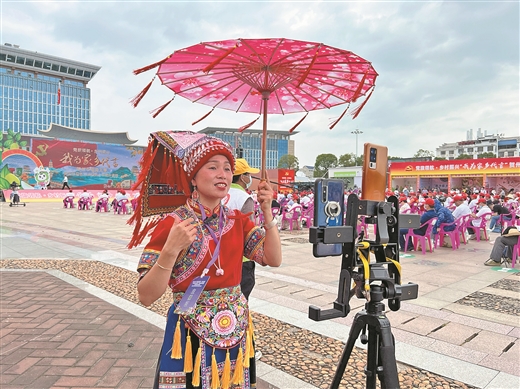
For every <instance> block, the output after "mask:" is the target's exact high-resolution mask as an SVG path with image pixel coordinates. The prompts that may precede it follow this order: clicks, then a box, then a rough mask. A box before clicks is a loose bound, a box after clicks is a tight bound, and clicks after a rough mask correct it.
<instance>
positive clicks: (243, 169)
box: [233, 158, 260, 176]
mask: <svg viewBox="0 0 520 389" xmlns="http://www.w3.org/2000/svg"><path fill="white" fill-rule="evenodd" d="M259 171H260V169H256V168H254V167H251V166H249V164H248V163H247V161H246V160H245V159H244V158H237V159H236V160H235V172H234V173H233V175H234V176H239V175H241V174H244V173H258V172H259Z"/></svg>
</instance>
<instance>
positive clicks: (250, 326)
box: [248, 311, 256, 358]
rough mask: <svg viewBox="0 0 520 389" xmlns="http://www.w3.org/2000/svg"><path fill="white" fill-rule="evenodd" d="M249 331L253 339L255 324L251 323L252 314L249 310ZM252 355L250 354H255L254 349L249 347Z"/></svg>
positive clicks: (254, 338)
mask: <svg viewBox="0 0 520 389" xmlns="http://www.w3.org/2000/svg"><path fill="white" fill-rule="evenodd" d="M248 325H249V331H251V336H252V337H253V341H255V340H256V337H255V326H254V325H253V315H251V311H249V324H248ZM251 351H252V353H253V354H252V355H250V357H251V358H253V357H254V356H255V350H253V349H251Z"/></svg>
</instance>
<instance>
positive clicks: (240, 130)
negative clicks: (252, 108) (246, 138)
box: [238, 116, 260, 132]
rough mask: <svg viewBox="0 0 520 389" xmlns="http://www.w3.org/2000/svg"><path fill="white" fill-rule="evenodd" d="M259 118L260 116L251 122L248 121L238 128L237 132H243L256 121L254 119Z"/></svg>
mask: <svg viewBox="0 0 520 389" xmlns="http://www.w3.org/2000/svg"><path fill="white" fill-rule="evenodd" d="M258 119H260V116H258V117H257V118H256V119H255V120H253V121H252V122H251V123H248V124H246V125H245V126H242V127H240V128H239V129H238V132H244V131H245V130H247V129H248V128H249V127H251V126H252V125H253V124H255V123H256V121H257V120H258Z"/></svg>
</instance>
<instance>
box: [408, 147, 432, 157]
mask: <svg viewBox="0 0 520 389" xmlns="http://www.w3.org/2000/svg"><path fill="white" fill-rule="evenodd" d="M413 157H414V158H433V157H435V154H434V153H433V151H430V150H424V149H419V150H417V152H416V153H415V154H414V156H413Z"/></svg>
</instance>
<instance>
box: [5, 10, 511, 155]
mask: <svg viewBox="0 0 520 389" xmlns="http://www.w3.org/2000/svg"><path fill="white" fill-rule="evenodd" d="M518 14H519V4H518V3H517V2H460V1H459V2H455V1H444V2H412V1H402V2H326V1H316V2H288V1H287V2H197V1H191V2H177V1H132V2H123V1H75V2H52V1H47V2H34V3H31V6H30V7H28V6H27V3H22V2H9V3H7V2H4V3H3V5H2V15H1V24H2V30H1V38H2V42H1V43H4V42H9V43H13V44H19V45H20V46H21V48H23V49H26V50H34V51H38V52H42V53H46V54H50V55H55V56H59V57H65V58H70V59H72V60H77V61H81V62H86V63H91V64H95V65H98V66H101V70H100V71H99V72H98V74H96V76H95V77H94V78H93V79H92V81H91V82H90V83H89V87H90V88H91V93H92V112H91V117H92V129H93V130H96V131H110V132H119V131H128V132H129V134H130V137H131V138H134V139H139V144H142V145H144V144H145V143H146V139H147V136H148V134H149V133H150V132H152V131H157V130H164V129H183V128H193V129H194V130H199V129H202V128H204V127H239V126H242V125H244V124H246V123H248V122H250V121H252V120H254V119H255V118H256V117H257V115H255V114H246V113H234V112H230V111H225V110H218V109H216V110H215V111H214V112H213V113H212V114H211V115H209V116H208V117H207V118H206V119H205V120H203V121H202V122H200V123H199V124H197V125H195V126H194V127H192V126H191V123H192V122H193V121H195V120H197V119H199V118H200V117H202V116H203V115H205V114H206V113H207V112H208V111H209V110H210V108H209V107H207V106H203V105H201V104H196V103H191V102H189V101H187V100H185V99H183V98H182V97H177V98H176V99H175V101H174V102H173V103H172V104H170V105H169V106H168V108H166V110H165V111H164V112H163V113H161V114H160V115H159V116H158V117H157V118H156V119H152V118H151V115H150V114H149V113H148V111H150V110H152V109H154V108H156V107H158V106H160V105H162V104H164V103H166V102H167V101H169V100H170V99H171V98H172V93H171V91H169V90H168V89H167V88H165V87H162V86H161V85H160V83H159V82H158V80H155V82H154V84H153V86H152V88H151V89H150V91H149V92H148V94H147V95H146V96H145V98H144V99H143V101H142V102H141V104H140V105H139V106H138V107H137V108H135V109H134V108H132V107H131V105H130V104H129V100H130V99H131V98H132V97H133V96H135V95H136V94H137V93H138V92H139V91H140V90H141V89H142V88H143V87H144V86H145V85H146V84H147V83H148V82H149V81H150V80H151V79H152V77H153V71H151V72H148V73H143V74H141V75H138V76H134V75H133V74H132V70H133V69H136V68H139V67H142V66H145V65H148V64H150V63H152V62H155V61H158V60H160V59H162V58H164V57H165V56H167V55H168V54H170V53H172V52H173V51H175V50H178V49H181V48H183V47H188V46H191V45H194V44H197V43H199V42H202V41H215V40H224V39H235V38H255V37H257V38H265V37H287V38H292V39H297V40H309V41H312V42H323V43H324V44H327V45H330V46H334V47H338V48H342V49H346V50H350V51H352V52H354V53H356V54H358V55H359V56H361V57H363V58H366V59H367V60H369V61H371V62H372V64H373V66H374V67H375V69H376V70H377V72H378V73H379V77H378V79H377V82H376V88H375V91H374V93H373V95H372V97H371V99H370V101H369V102H368V103H367V105H366V106H365V107H364V109H363V111H362V113H361V114H360V115H359V117H358V118H356V119H355V120H354V121H353V120H351V117H350V116H349V115H346V116H345V117H344V118H343V119H342V120H341V121H340V122H339V124H338V125H337V126H336V127H335V128H334V129H333V130H329V129H328V126H329V124H330V123H331V122H332V121H333V120H334V119H336V118H338V117H339V116H340V115H341V113H342V112H343V110H344V109H345V106H338V107H335V108H333V109H330V110H320V111H315V112H311V113H310V114H309V116H308V117H307V119H306V120H305V121H304V122H303V123H302V124H301V125H300V126H299V127H298V129H297V131H299V133H298V134H296V135H295V136H294V137H293V139H294V140H295V141H296V156H297V157H298V159H299V160H300V165H313V164H314V161H315V159H316V156H317V155H319V154H322V153H333V154H335V155H337V156H338V157H339V156H340V155H342V154H345V153H353V152H355V149H356V141H355V139H356V138H355V136H354V135H353V134H351V131H353V130H355V129H360V130H361V131H363V134H361V135H359V136H358V150H362V148H363V147H362V145H363V143H364V142H372V143H379V144H383V145H387V146H388V147H389V154H390V155H392V156H402V157H409V156H411V155H413V154H414V153H415V151H417V150H418V149H427V150H431V151H434V150H435V148H436V147H438V146H440V145H441V144H442V143H445V142H456V141H459V140H463V139H465V136H466V131H467V130H468V129H470V128H473V129H477V128H482V130H483V131H484V130H487V131H488V133H504V134H506V135H507V136H518V135H520V133H519V111H520V109H519V99H518V96H519V75H518V69H519V63H518V62H519V46H520V44H519V36H520V31H519V22H518ZM302 117H303V114H291V115H285V116H282V115H271V116H270V117H269V120H268V127H269V128H270V129H277V130H285V129H289V128H291V127H292V126H293V125H294V124H295V123H296V122H298V121H299V120H300V119H301V118H302ZM259 123H260V121H259V122H257V123H256V124H255V126H254V128H259Z"/></svg>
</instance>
